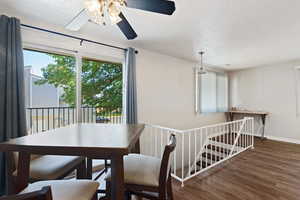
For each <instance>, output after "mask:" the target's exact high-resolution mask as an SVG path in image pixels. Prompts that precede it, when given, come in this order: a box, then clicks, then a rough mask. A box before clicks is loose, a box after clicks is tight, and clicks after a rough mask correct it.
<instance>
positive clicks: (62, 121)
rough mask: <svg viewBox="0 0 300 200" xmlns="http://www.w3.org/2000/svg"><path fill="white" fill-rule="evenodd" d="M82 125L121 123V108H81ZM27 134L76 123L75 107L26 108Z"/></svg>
mask: <svg viewBox="0 0 300 200" xmlns="http://www.w3.org/2000/svg"><path fill="white" fill-rule="evenodd" d="M81 113H82V122H84V123H108V124H121V123H123V115H122V108H103V107H101V108H95V107H82V108H81ZM26 117H27V130H28V134H34V133H38V132H43V131H46V130H51V129H55V128H60V127H64V126H67V125H70V124H74V123H76V121H77V120H76V108H75V107H39V108H27V109H26Z"/></svg>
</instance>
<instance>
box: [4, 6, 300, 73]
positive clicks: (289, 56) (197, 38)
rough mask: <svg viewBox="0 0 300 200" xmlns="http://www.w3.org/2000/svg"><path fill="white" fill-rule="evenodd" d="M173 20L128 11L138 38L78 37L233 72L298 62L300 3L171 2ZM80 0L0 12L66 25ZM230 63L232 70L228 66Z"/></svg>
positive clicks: (109, 33)
mask: <svg viewBox="0 0 300 200" xmlns="http://www.w3.org/2000/svg"><path fill="white" fill-rule="evenodd" d="M175 2H176V8H177V9H176V11H175V14H174V15H173V16H164V15H159V14H155V13H150V12H144V11H139V10H133V9H126V10H125V11H124V12H125V16H126V17H127V19H128V21H129V22H130V23H131V25H132V26H133V27H134V29H135V30H136V32H137V33H138V39H136V40H134V41H126V39H125V37H124V36H123V35H122V33H121V32H120V31H119V30H118V28H117V27H114V26H105V27H104V26H97V25H95V24H91V23H89V24H87V25H85V26H84V27H83V28H82V30H80V32H78V33H74V34H79V35H85V36H87V37H91V38H93V39H97V40H98V41H105V42H107V43H110V41H113V42H114V43H120V44H122V45H132V46H135V47H137V48H144V49H148V50H152V51H156V52H161V53H164V54H168V55H172V56H176V57H180V58H184V59H188V60H199V57H198V55H197V52H198V51H200V50H204V51H205V52H206V54H205V63H209V64H211V65H216V66H221V67H224V68H227V69H237V68H244V67H251V66H258V65H264V64H269V63H276V62H285V61H290V60H297V59H300V22H299V19H300V11H299V10H300V1H299V0H175ZM82 6H83V5H82V0H1V1H0V11H1V12H4V13H5V14H9V15H16V16H18V17H20V18H21V20H22V19H23V18H24V19H25V18H26V19H34V20H36V21H39V25H42V24H43V23H47V24H53V25H54V26H59V27H63V26H65V25H66V24H67V23H68V22H69V21H70V20H71V19H72V18H73V17H74V16H75V15H76V14H77V13H78V12H79V11H80V10H81V9H82ZM226 64H230V66H226Z"/></svg>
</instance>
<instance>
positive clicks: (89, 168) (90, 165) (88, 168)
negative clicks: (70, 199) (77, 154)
mask: <svg viewBox="0 0 300 200" xmlns="http://www.w3.org/2000/svg"><path fill="white" fill-rule="evenodd" d="M86 175H87V178H88V179H92V178H93V159H91V158H87V161H86Z"/></svg>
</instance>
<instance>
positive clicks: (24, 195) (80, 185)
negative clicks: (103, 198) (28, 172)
mask: <svg viewBox="0 0 300 200" xmlns="http://www.w3.org/2000/svg"><path fill="white" fill-rule="evenodd" d="M98 187H99V183H98V182H96V181H91V180H52V181H38V182H35V183H32V184H29V185H28V186H27V187H26V188H25V189H24V190H23V191H21V192H20V193H19V194H16V195H11V196H4V197H0V200H75V199H76V200H97V189H98Z"/></svg>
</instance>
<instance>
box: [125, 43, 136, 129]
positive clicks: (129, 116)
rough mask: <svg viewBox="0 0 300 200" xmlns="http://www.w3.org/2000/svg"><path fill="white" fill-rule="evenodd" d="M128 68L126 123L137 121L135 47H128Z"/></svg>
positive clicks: (126, 59) (126, 62) (126, 57)
mask: <svg viewBox="0 0 300 200" xmlns="http://www.w3.org/2000/svg"><path fill="white" fill-rule="evenodd" d="M125 69H126V81H125V82H126V100H125V101H126V123H127V124H136V123H137V89H136V59H135V49H134V48H128V49H127V51H126V55H125Z"/></svg>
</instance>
